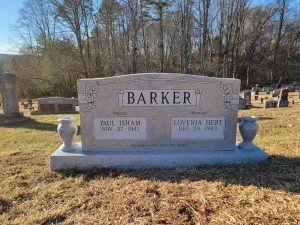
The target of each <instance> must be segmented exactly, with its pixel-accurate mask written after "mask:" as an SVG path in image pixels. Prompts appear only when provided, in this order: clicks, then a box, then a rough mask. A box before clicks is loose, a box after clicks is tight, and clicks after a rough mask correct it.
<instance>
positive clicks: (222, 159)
mask: <svg viewBox="0 0 300 225" xmlns="http://www.w3.org/2000/svg"><path fill="white" fill-rule="evenodd" d="M77 144H78V145H80V144H81V143H77ZM267 158H268V155H267V154H266V153H265V152H264V151H263V150H262V149H260V148H259V147H257V146H256V148H255V149H251V150H243V149H240V148H239V147H238V145H236V147H235V150H233V151H228V150H220V151H196V150H194V151H192V150H190V151H186V150H185V151H179V150H156V151H142V150H140V151H101V152H100V151H93V152H87V151H83V150H82V148H79V149H77V150H75V151H73V152H63V151H61V147H60V148H58V149H57V150H56V151H55V152H53V153H52V155H51V156H50V168H51V170H52V171H57V170H62V169H72V168H78V169H89V168H93V167H97V168H118V169H129V170H132V169H136V170H140V169H149V168H174V167H197V166H204V165H230V164H242V163H246V164H254V163H259V162H261V161H263V160H266V159H267Z"/></svg>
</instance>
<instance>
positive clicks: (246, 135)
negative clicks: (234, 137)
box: [239, 116, 259, 149]
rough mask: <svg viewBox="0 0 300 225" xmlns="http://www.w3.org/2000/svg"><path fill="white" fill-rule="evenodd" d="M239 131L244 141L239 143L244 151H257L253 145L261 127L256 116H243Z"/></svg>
mask: <svg viewBox="0 0 300 225" xmlns="http://www.w3.org/2000/svg"><path fill="white" fill-rule="evenodd" d="M240 119H241V122H240V124H239V130H240V133H241V136H242V138H243V141H242V142H240V143H239V147H240V148H242V149H255V148H257V147H256V145H255V144H253V143H252V141H253V139H254V138H255V136H256V134H257V132H258V130H259V126H258V124H257V122H256V121H257V118H256V117H254V116H243V117H241V118H240Z"/></svg>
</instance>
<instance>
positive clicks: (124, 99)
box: [117, 90, 201, 107]
mask: <svg viewBox="0 0 300 225" xmlns="http://www.w3.org/2000/svg"><path fill="white" fill-rule="evenodd" d="M117 96H118V101H119V107H128V106H178V105H179V106H200V97H201V91H199V90H121V91H118V93H117Z"/></svg>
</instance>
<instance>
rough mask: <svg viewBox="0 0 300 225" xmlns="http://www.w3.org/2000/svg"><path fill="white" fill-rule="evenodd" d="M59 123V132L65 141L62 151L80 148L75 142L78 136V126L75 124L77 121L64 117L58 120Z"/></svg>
mask: <svg viewBox="0 0 300 225" xmlns="http://www.w3.org/2000/svg"><path fill="white" fill-rule="evenodd" d="M58 121H59V122H60V124H59V125H58V127H57V131H58V133H59V136H60V137H61V139H62V141H63V145H62V146H61V150H62V151H64V152H70V151H73V150H75V149H76V148H77V147H78V146H77V144H76V143H74V142H73V139H74V137H75V136H76V134H77V126H76V124H75V123H74V121H75V119H74V118H73V117H62V118H60V119H58Z"/></svg>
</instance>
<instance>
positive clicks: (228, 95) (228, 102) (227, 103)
mask: <svg viewBox="0 0 300 225" xmlns="http://www.w3.org/2000/svg"><path fill="white" fill-rule="evenodd" d="M219 89H220V91H221V93H222V94H223V97H224V110H225V111H228V110H232V100H233V96H232V92H231V91H230V89H228V88H227V87H226V85H224V84H222V83H220V85H219Z"/></svg>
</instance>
